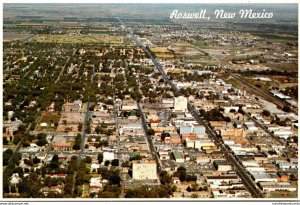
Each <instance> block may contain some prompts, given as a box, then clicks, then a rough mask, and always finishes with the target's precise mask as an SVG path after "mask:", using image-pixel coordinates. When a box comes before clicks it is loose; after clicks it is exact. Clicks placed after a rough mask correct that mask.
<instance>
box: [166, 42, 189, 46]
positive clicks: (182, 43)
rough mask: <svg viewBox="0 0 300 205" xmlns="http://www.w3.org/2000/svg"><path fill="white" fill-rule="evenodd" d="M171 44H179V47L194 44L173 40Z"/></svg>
mask: <svg viewBox="0 0 300 205" xmlns="http://www.w3.org/2000/svg"><path fill="white" fill-rule="evenodd" d="M171 45H172V46H178V47H188V46H192V44H191V43H189V42H172V43H171Z"/></svg>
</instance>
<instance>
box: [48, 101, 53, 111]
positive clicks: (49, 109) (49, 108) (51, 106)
mask: <svg viewBox="0 0 300 205" xmlns="http://www.w3.org/2000/svg"><path fill="white" fill-rule="evenodd" d="M47 110H48V112H54V111H55V103H54V102H52V103H51V104H50V105H49V106H48V107H47Z"/></svg>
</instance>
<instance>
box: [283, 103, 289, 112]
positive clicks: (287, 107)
mask: <svg viewBox="0 0 300 205" xmlns="http://www.w3.org/2000/svg"><path fill="white" fill-rule="evenodd" d="M282 110H283V111H284V112H290V111H291V107H290V106H288V105H285V106H283V108H282Z"/></svg>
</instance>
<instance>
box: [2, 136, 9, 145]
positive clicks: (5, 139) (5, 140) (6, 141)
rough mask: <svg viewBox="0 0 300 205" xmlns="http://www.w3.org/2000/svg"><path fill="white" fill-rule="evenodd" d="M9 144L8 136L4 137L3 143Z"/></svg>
mask: <svg viewBox="0 0 300 205" xmlns="http://www.w3.org/2000/svg"><path fill="white" fill-rule="evenodd" d="M7 144H8V140H7V138H6V137H3V145H7Z"/></svg>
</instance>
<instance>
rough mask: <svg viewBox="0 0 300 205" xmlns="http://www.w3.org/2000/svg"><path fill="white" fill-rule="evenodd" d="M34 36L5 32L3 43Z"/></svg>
mask: <svg viewBox="0 0 300 205" xmlns="http://www.w3.org/2000/svg"><path fill="white" fill-rule="evenodd" d="M30 36H32V34H29V33H27V32H26V33H24V32H22V33H21V32H5V31H4V32H3V41H17V40H21V39H23V38H27V37H30Z"/></svg>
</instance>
